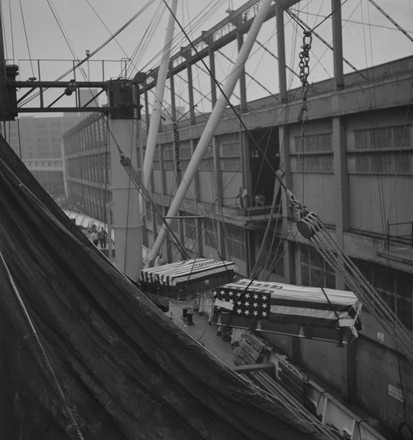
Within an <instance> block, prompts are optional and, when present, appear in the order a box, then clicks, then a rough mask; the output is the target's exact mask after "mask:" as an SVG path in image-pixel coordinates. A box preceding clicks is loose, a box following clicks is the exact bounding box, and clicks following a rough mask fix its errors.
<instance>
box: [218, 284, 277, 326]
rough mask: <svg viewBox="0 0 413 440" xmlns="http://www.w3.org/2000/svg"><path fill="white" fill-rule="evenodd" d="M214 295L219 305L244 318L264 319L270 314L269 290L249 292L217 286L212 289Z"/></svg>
mask: <svg viewBox="0 0 413 440" xmlns="http://www.w3.org/2000/svg"><path fill="white" fill-rule="evenodd" d="M214 297H215V299H217V300H220V301H219V303H220V306H222V307H223V308H225V305H226V303H227V304H228V309H230V310H232V312H233V313H234V314H235V315H237V316H241V317H244V318H254V319H265V318H268V317H269V314H270V298H271V295H270V293H269V292H249V291H248V290H247V291H238V290H234V289H227V288H219V289H216V290H215V291H214Z"/></svg>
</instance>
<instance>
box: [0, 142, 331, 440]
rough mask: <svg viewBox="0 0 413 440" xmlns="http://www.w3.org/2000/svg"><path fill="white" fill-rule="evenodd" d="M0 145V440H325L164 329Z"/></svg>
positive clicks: (162, 320) (163, 320) (171, 328)
mask: <svg viewBox="0 0 413 440" xmlns="http://www.w3.org/2000/svg"><path fill="white" fill-rule="evenodd" d="M1 141H2V145H1V146H0V216H1V219H0V251H1V260H0V283H1V284H0V285H1V292H0V295H1V307H0V390H1V394H0V414H1V423H0V438H1V439H30V440H40V439H41V440H47V439H53V440H59V439H77V438H81V436H80V434H79V431H80V433H81V435H82V436H83V438H84V439H99V440H105V439H108V440H109V439H110V440H117V439H179V440H186V439H188V440H194V439H214V440H220V439H222V440H224V439H225V440H230V439H234V440H235V439H236V440H243V439H254V440H260V439H288V440H294V439H309V438H315V439H323V438H326V437H325V436H324V434H322V433H321V430H320V429H319V428H318V427H317V426H308V425H306V424H304V422H302V421H300V420H299V419H298V418H297V417H296V416H295V415H294V414H292V413H290V412H289V411H288V410H287V409H286V408H284V407H283V406H280V405H279V404H277V403H276V402H273V401H271V400H269V399H268V398H267V397H266V396H265V395H264V394H261V392H260V391H259V390H258V389H257V388H255V387H254V386H253V385H251V384H249V383H247V382H245V381H244V380H243V379H241V378H240V377H239V376H238V375H237V374H236V373H234V372H232V371H230V370H229V369H227V368H226V367H225V366H223V365H222V364H221V363H219V362H217V361H216V359H215V358H213V357H211V356H210V355H209V354H208V353H207V352H206V351H205V350H204V349H203V348H202V347H201V346H200V345H199V344H198V343H197V342H196V341H194V340H192V339H191V338H190V337H189V336H187V335H186V334H185V333H184V332H183V331H182V330H181V329H179V328H178V327H177V326H175V324H174V323H173V322H172V321H170V320H169V319H168V318H167V317H166V316H165V314H163V313H162V312H161V311H160V310H159V309H158V308H157V307H156V306H155V305H154V304H153V303H152V302H151V301H150V300H148V299H147V298H146V297H145V296H144V295H143V294H142V293H141V292H140V291H139V290H138V289H137V288H136V287H135V286H134V285H133V283H131V282H130V281H129V280H128V279H127V278H126V277H124V276H123V275H122V274H121V273H119V272H118V271H117V270H116V269H115V268H114V267H113V266H112V265H111V264H110V263H109V262H108V261H107V260H106V259H105V258H104V257H102V256H101V254H100V253H99V251H97V250H96V249H95V248H94V247H93V246H92V245H90V243H89V241H88V240H87V239H86V238H85V237H84V236H83V234H82V233H81V232H80V231H78V230H77V229H76V227H74V225H73V224H72V222H71V221H70V220H69V219H67V218H66V217H65V216H64V214H63V213H62V212H61V211H60V209H59V208H58V207H57V206H56V205H54V202H53V201H52V200H51V198H50V197H49V196H48V195H47V194H46V193H45V192H44V191H43V190H42V189H41V188H40V187H39V185H38V184H37V183H36V182H35V181H34V180H33V178H32V177H31V176H30V173H28V171H27V170H26V169H25V168H24V166H23V165H22V164H21V163H20V162H19V160H18V158H17V157H16V156H15V155H14V154H13V153H12V152H11V150H10V148H9V147H8V146H7V145H6V144H5V143H4V140H3V139H2V140H1ZM12 170H13V171H12ZM15 173H16V174H17V175H18V176H19V178H17V177H16V174H15ZM26 185H28V186H29V187H30V188H31V189H33V191H34V193H33V192H32V191H29V190H28V188H27V187H26ZM4 263H5V264H4ZM8 271H9V272H8ZM19 297H21V300H22V302H23V304H24V307H22V304H20V303H19V301H18V298H19ZM24 308H25V310H24ZM28 318H29V319H28ZM30 324H33V325H34V327H35V329H36V331H35V332H32V331H31V329H30ZM36 335H37V336H38V337H39V341H37V340H36ZM39 342H40V343H39ZM41 347H42V348H43V349H44V350H45V353H46V355H47V357H46V358H45V357H44V356H43V355H42V351H41ZM47 362H50V366H51V367H52V369H53V371H54V374H55V378H56V380H54V379H53V376H52V375H51V373H50V369H49V368H48V367H47ZM57 384H58V385H59V386H60V387H61V390H62V392H63V394H64V396H65V398H66V399H67V402H66V403H67V404H68V407H69V408H70V410H71V412H72V414H73V417H74V419H75V420H76V423H77V426H78V428H79V431H76V429H74V427H73V425H72V419H71V418H70V417H69V416H68V413H67V410H65V402H64V401H63V400H62V398H61V395H59V392H58V391H57V386H56V385H57Z"/></svg>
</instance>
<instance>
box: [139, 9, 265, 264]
mask: <svg viewBox="0 0 413 440" xmlns="http://www.w3.org/2000/svg"><path fill="white" fill-rule="evenodd" d="M271 3H272V0H264V1H263V2H262V5H261V7H260V10H259V11H258V14H257V15H256V17H255V19H254V22H253V23H252V25H251V29H250V31H249V32H248V35H247V38H246V39H245V42H244V44H243V45H242V47H241V50H240V52H239V54H238V57H237V60H236V61H235V63H234V66H233V68H232V71H231V73H230V75H229V77H228V79H227V81H226V83H225V85H224V87H223V90H222V92H221V94H220V96H219V97H218V99H217V102H216V104H215V107H214V109H213V111H212V113H211V116H210V118H209V120H208V122H207V124H206V126H205V129H204V131H203V133H202V136H201V138H200V140H199V142H198V145H197V147H196V149H195V151H194V154H193V156H192V158H191V161H190V162H189V165H188V168H187V170H186V172H185V174H184V175H183V177H182V182H181V184H180V185H179V187H178V190H177V192H176V194H175V197H174V199H173V201H172V203H171V206H170V208H169V211H168V213H167V216H166V221H167V223H168V224H170V223H171V222H172V220H171V219H172V218H173V217H175V216H176V215H177V213H178V210H179V207H180V206H181V204H182V202H183V199H184V197H185V194H186V192H187V191H188V189H189V186H190V184H191V182H192V180H193V178H194V177H195V175H196V172H197V169H198V166H199V164H200V162H201V161H202V158H203V156H204V154H205V151H206V149H207V148H208V145H209V144H210V142H211V139H212V137H213V135H214V133H215V131H216V128H217V126H218V124H219V122H220V120H221V117H222V115H223V113H224V111H225V107H226V105H227V100H228V97H229V96H231V94H232V92H233V91H234V88H235V85H236V83H237V81H238V79H239V77H240V75H241V72H242V66H243V65H244V64H245V62H246V60H247V58H248V56H249V53H250V51H251V48H252V46H253V44H254V42H255V39H256V37H257V35H258V32H259V30H260V29H261V25H262V24H263V22H264V21H265V19H266V17H267V15H268V12H269V10H270V7H271ZM166 232H167V231H166V228H165V227H164V226H162V228H161V229H160V230H159V232H158V235H157V237H156V240H155V243H154V245H153V247H152V249H151V251H150V253H149V256H148V261H147V265H148V266H152V265H153V262H154V260H155V258H156V256H157V254H158V253H159V250H160V248H161V246H162V243H163V240H164V238H165V234H166Z"/></svg>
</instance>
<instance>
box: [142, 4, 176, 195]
mask: <svg viewBox="0 0 413 440" xmlns="http://www.w3.org/2000/svg"><path fill="white" fill-rule="evenodd" d="M177 4H178V0H172V5H171V13H170V16H169V21H168V27H167V30H166V35H165V44H164V47H165V49H164V53H163V57H162V61H161V65H160V67H159V70H158V78H157V82H156V90H155V98H154V102H153V110H152V115H151V124H150V127H149V132H148V138H147V140H146V152H145V160H144V163H143V170H142V171H143V185H144V186H145V188H146V189H149V182H150V176H151V170H152V162H153V156H154V154H155V147H156V142H157V139H158V132H159V124H160V122H161V116H162V103H163V97H164V92H165V83H166V76H167V74H168V66H169V57H170V52H171V46H172V44H171V43H172V37H173V32H174V23H175V12H176V8H177Z"/></svg>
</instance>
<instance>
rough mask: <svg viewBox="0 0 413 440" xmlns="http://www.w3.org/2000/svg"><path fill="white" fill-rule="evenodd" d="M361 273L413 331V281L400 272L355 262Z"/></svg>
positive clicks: (359, 261)
mask: <svg viewBox="0 0 413 440" xmlns="http://www.w3.org/2000/svg"><path fill="white" fill-rule="evenodd" d="M355 263H356V265H357V267H358V268H359V270H360V272H361V273H362V274H363V275H364V276H365V277H366V279H367V281H369V282H370V284H371V285H372V286H373V287H374V288H375V289H376V291H377V292H378V293H379V294H380V296H381V297H382V299H383V300H384V301H385V302H386V304H387V305H388V306H389V308H390V309H391V310H392V311H393V312H394V313H395V314H396V315H397V316H398V318H399V319H400V321H401V322H402V323H403V324H404V325H405V326H406V327H407V328H408V329H409V330H413V313H412V312H413V280H412V278H411V276H409V275H407V274H405V273H403V272H400V271H398V270H394V269H390V268H388V267H383V266H379V265H377V264H371V263H366V262H364V261H361V260H355Z"/></svg>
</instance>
